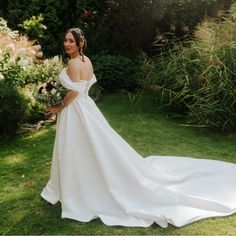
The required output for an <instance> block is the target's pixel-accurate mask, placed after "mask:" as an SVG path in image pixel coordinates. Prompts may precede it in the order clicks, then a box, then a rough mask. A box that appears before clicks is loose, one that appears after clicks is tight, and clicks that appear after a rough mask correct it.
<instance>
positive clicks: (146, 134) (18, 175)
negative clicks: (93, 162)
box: [0, 94, 236, 235]
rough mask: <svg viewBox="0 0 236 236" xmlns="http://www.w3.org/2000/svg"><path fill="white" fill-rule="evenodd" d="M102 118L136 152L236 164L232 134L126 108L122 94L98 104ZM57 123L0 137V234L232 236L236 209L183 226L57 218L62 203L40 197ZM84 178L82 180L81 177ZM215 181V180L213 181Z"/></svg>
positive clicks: (109, 97)
mask: <svg viewBox="0 0 236 236" xmlns="http://www.w3.org/2000/svg"><path fill="white" fill-rule="evenodd" d="M98 105H99V107H100V109H101V110H102V112H103V114H104V115H105V117H106V118H107V119H108V121H109V122H110V124H111V125H112V127H113V128H115V129H116V130H117V132H118V133H120V134H121V135H122V136H123V137H124V138H125V139H126V140H127V141H128V143H130V144H131V145H132V146H133V147H134V148H135V149H136V150H137V151H138V152H139V153H140V154H142V155H143V156H148V155H152V154H156V155H176V156H192V157H198V158H204V157H206V158H211V159H219V160H225V161H230V162H234V163H236V145H235V143H236V142H235V141H236V137H235V136H233V135H232V136H222V135H219V134H215V133H212V132H209V131H207V130H204V129H196V128H186V127H181V126H180V123H181V121H176V120H172V119H170V118H168V116H167V115H164V114H159V113H158V112H155V113H153V112H152V111H151V110H152V109H149V110H147V109H145V110H146V111H144V109H143V107H146V104H141V103H140V105H137V106H136V107H135V108H133V107H130V105H129V101H128V99H127V97H125V96H124V95H118V94H113V95H106V96H105V97H104V98H103V99H102V101H101V102H100V103H98ZM54 135H55V125H48V126H46V127H44V128H42V129H41V130H39V131H38V132H37V133H33V134H30V135H26V136H24V137H18V138H15V139H8V140H6V139H5V140H0V175H1V177H0V234H5V235H16V234H17V235H19V234H21V235H29V234H30V235H33V234H44V235H52V234H53V235H58V234H64V235H65V234H66V235H73V234H74V235H75V234H77V235H235V234H236V214H235V215H232V216H229V217H221V218H210V219H206V220H202V221H199V222H196V223H193V224H190V225H187V226H185V227H182V228H176V227H173V226H170V227H168V228H167V229H162V228H161V227H159V226H158V225H156V224H154V225H152V226H151V227H149V228H136V227H118V226H116V227H108V226H105V225H104V224H103V223H102V222H101V221H100V220H99V219H96V220H93V221H91V222H89V223H81V222H77V221H73V220H68V219H63V220H62V219H61V218H60V212H61V209H60V204H57V205H55V206H53V205H50V204H48V203H47V202H45V201H44V200H42V199H41V198H40V196H39V194H40V192H41V191H42V188H43V187H44V186H45V184H46V182H47V180H48V177H49V171H50V161H51V155H52V148H53V142H54ZM85 181H86V180H85ZM216 184H217V183H216Z"/></svg>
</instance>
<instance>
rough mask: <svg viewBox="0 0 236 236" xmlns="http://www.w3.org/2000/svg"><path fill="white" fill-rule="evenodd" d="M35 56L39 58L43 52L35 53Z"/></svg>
mask: <svg viewBox="0 0 236 236" xmlns="http://www.w3.org/2000/svg"><path fill="white" fill-rule="evenodd" d="M35 56H36V57H39V58H41V57H42V56H43V52H41V51H40V52H37V53H36V55H35Z"/></svg>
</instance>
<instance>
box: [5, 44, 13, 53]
mask: <svg viewBox="0 0 236 236" xmlns="http://www.w3.org/2000/svg"><path fill="white" fill-rule="evenodd" d="M4 49H5V50H6V51H7V52H15V45H14V43H9V44H7V45H6V46H5V48H4Z"/></svg>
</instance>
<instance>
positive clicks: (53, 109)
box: [45, 60, 78, 118]
mask: <svg viewBox="0 0 236 236" xmlns="http://www.w3.org/2000/svg"><path fill="white" fill-rule="evenodd" d="M76 66H77V65H76V64H75V63H73V61H71V60H70V61H69V62H68V67H67V73H68V75H69V77H70V78H74V77H75V75H76V72H77V73H78V66H77V67H76ZM77 76H78V75H77ZM77 95H78V92H76V91H72V90H71V91H69V92H67V94H66V96H65V97H64V98H63V100H62V102H61V103H60V104H58V105H55V106H50V107H48V108H47V110H46V112H45V114H46V115H48V116H49V118H50V117H52V116H54V115H56V114H57V113H58V112H60V111H61V110H62V109H63V108H65V107H67V106H68V105H69V104H70V103H71V102H73V100H74V99H75V98H76V96H77Z"/></svg>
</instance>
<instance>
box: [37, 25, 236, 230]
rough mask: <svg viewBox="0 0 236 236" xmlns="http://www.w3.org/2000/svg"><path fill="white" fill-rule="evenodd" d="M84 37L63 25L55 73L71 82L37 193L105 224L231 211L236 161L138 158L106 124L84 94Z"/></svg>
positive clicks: (87, 77) (88, 77)
mask: <svg viewBox="0 0 236 236" xmlns="http://www.w3.org/2000/svg"><path fill="white" fill-rule="evenodd" d="M85 46H86V40H85V37H84V34H83V32H82V31H81V30H80V29H78V28H73V29H70V30H68V31H67V33H66V34H65V38H64V48H65V51H66V53H68V54H69V55H70V60H69V62H68V66H67V68H65V69H63V70H62V71H61V73H60V75H59V79H60V82H61V84H62V85H63V86H64V87H65V88H67V89H69V92H68V93H67V94H66V96H65V97H64V99H63V101H62V103H61V104H59V105H56V106H51V107H48V109H47V110H46V114H47V115H48V116H53V115H55V114H57V131H56V138H55V143H54V150H53V158H52V166H51V176H50V180H49V181H48V183H47V185H46V187H45V188H44V189H43V191H42V193H41V196H42V198H44V199H45V200H47V201H48V202H50V203H52V204H56V203H57V202H58V201H60V202H61V208H62V213H61V217H62V218H70V219H74V220H78V221H82V222H88V221H90V220H92V219H94V218H98V217H99V218H100V219H101V220H102V221H103V222H104V224H106V225H109V226H111V225H121V226H140V227H148V226H150V225H151V224H153V223H154V222H155V223H157V224H159V225H160V226H161V227H167V226H168V223H169V224H172V225H175V226H178V227H180V226H183V225H186V224H189V223H191V222H194V221H197V220H201V219H203V218H208V217H213V216H227V215H230V214H233V213H235V212H236V182H235V179H236V165H235V164H231V163H227V162H223V161H214V160H207V159H194V158H186V157H170V156H150V157H147V158H143V157H142V156H140V155H139V154H138V153H137V152H136V151H135V150H134V149H133V148H132V147H131V146H129V145H128V143H127V142H126V141H125V140H124V139H122V137H120V136H119V135H118V134H117V133H116V132H115V131H114V130H113V129H112V128H111V126H110V125H109V124H108V122H107V121H106V119H105V118H104V116H103V115H102V113H101V112H100V111H99V109H98V108H97V106H96V104H95V103H94V101H93V100H92V99H91V98H90V97H89V96H88V92H89V89H90V87H91V86H92V85H93V84H94V83H95V82H96V77H95V75H94V74H93V66H92V64H91V62H90V60H89V58H88V57H86V56H85V55H84V54H83V48H84V47H85Z"/></svg>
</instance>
